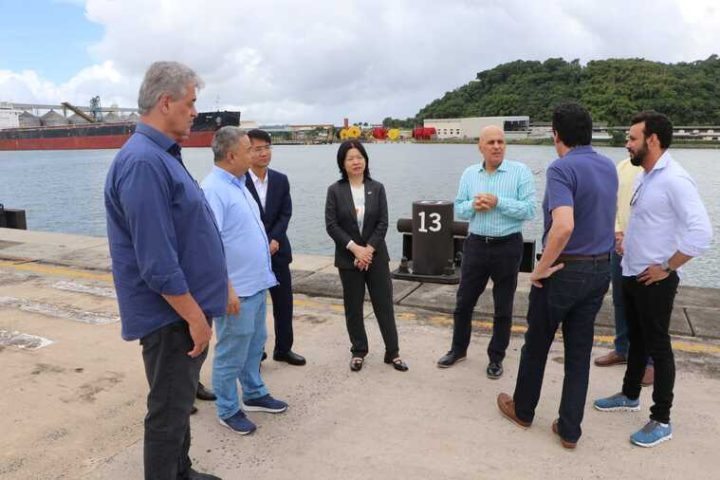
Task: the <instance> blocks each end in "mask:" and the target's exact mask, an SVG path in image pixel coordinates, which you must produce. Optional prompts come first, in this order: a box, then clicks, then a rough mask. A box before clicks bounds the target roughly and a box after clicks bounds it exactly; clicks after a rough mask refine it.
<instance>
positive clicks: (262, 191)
mask: <svg viewBox="0 0 720 480" xmlns="http://www.w3.org/2000/svg"><path fill="white" fill-rule="evenodd" d="M269 176H270V175H268V172H267V171H266V172H265V179H264V180H260V177H258V176H257V175H255V172H253V171H252V170H250V178H252V181H253V185H255V190H257V194H258V197H260V204H261V205H262V207H263V210H265V199H266V198H267V188H268V177H269Z"/></svg>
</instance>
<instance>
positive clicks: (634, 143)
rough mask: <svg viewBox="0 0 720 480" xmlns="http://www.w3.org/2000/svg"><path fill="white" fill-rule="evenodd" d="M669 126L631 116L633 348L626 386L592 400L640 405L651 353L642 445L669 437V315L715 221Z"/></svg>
mask: <svg viewBox="0 0 720 480" xmlns="http://www.w3.org/2000/svg"><path fill="white" fill-rule="evenodd" d="M671 143H672V123H670V120H669V119H668V118H667V117H666V116H665V115H663V114H661V113H658V112H655V111H646V112H642V113H640V114H638V115H636V116H635V117H634V118H633V119H632V124H631V127H630V133H629V134H628V141H627V144H626V145H625V146H626V148H627V149H628V151H629V152H630V157H631V161H632V163H633V165H637V166H641V167H642V168H643V172H642V173H641V174H640V175H638V177H637V179H636V181H635V188H634V192H633V195H632V198H631V200H630V221H629V223H628V229H627V232H626V233H625V239H624V241H623V247H624V252H625V255H624V256H623V261H622V275H623V278H622V292H623V299H624V301H625V316H626V318H627V322H628V337H629V340H630V349H629V351H628V364H627V369H626V371H625V378H624V379H623V385H622V391H621V392H620V393H617V394H615V395H612V396H610V397H607V398H600V399H598V400H596V401H595V404H594V406H595V408H596V409H598V410H600V411H637V410H640V390H641V380H642V377H643V371H644V370H645V361H646V359H647V357H648V356H650V358H652V359H653V362H654V365H655V381H654V383H653V402H654V404H653V406H652V407H650V421H649V422H648V423H647V424H646V425H645V426H644V427H643V428H641V429H640V430H638V431H637V432H635V433H633V434H632V435H631V436H630V441H631V442H632V443H633V444H635V445H638V446H641V447H653V446H655V445H658V444H659V443H662V442H664V441H667V440H670V439H671V438H672V426H671V424H670V409H671V407H672V402H673V397H674V396H673V388H674V386H675V357H674V355H673V351H672V344H671V339H670V333H669V329H670V317H671V315H672V309H673V302H674V300H675V293H676V292H677V287H678V283H679V281H680V279H679V277H678V273H677V270H678V269H679V268H680V267H681V266H682V265H684V264H685V263H687V262H688V261H690V260H691V259H692V258H693V257H697V256H699V255H701V254H703V253H704V252H705V251H707V250H708V249H709V248H710V242H711V240H712V225H711V224H710V219H709V217H708V214H707V211H706V210H705V206H704V205H703V203H702V199H701V198H700V194H699V193H698V191H697V187H696V186H695V182H694V181H693V179H692V178H691V177H690V175H689V174H688V173H687V172H686V171H685V169H684V168H683V167H682V166H680V164H679V163H677V162H676V161H675V160H674V159H673V158H672V156H671V155H670V152H668V149H669V148H670V144H671Z"/></svg>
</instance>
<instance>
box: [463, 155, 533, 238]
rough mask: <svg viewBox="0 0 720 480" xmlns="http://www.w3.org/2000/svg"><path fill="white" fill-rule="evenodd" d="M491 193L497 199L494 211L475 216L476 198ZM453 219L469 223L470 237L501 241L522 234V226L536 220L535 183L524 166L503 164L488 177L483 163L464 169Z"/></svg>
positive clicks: (504, 162)
mask: <svg viewBox="0 0 720 480" xmlns="http://www.w3.org/2000/svg"><path fill="white" fill-rule="evenodd" d="M480 193H492V194H493V195H495V196H496V197H497V198H498V203H497V206H496V207H495V208H493V209H492V210H489V211H487V212H478V211H476V210H475V209H474V208H473V200H474V197H475V195H477V194H480ZM455 216H456V217H458V218H460V219H462V220H469V221H470V224H469V228H468V230H469V231H470V233H474V234H475V235H484V236H488V237H504V236H505V235H510V234H511V233H518V232H521V231H522V224H523V222H524V221H525V220H530V219H532V218H533V217H534V216H535V182H534V181H533V176H532V172H530V169H529V168H528V167H527V166H526V165H525V164H524V163H520V162H513V161H511V160H503V161H502V163H501V164H500V166H498V168H497V170H495V172H494V173H492V174H488V173H487V172H486V171H485V166H484V164H483V163H480V164H476V165H471V166H470V167H468V168H466V169H465V171H464V172H463V174H462V177H460V187H459V188H458V193H457V197H456V198H455Z"/></svg>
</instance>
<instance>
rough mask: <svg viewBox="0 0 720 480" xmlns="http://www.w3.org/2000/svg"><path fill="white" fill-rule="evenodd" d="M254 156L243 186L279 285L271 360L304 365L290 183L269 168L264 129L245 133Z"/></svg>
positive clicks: (275, 291)
mask: <svg viewBox="0 0 720 480" xmlns="http://www.w3.org/2000/svg"><path fill="white" fill-rule="evenodd" d="M248 137H249V138H250V142H251V144H252V148H253V151H254V155H253V157H252V161H251V165H250V170H248V173H247V175H246V181H245V185H246V186H247V189H248V190H249V191H250V193H251V194H252V196H253V198H254V199H255V202H257V204H258V207H259V208H260V216H261V217H262V220H263V224H264V225H265V233H267V236H268V240H269V241H270V254H271V255H272V270H273V273H274V274H275V277H276V278H277V281H278V284H277V285H276V286H274V287H272V288H271V289H270V297H271V298H272V303H273V319H274V323H275V348H274V350H273V360H275V361H278V362H287V363H288V364H290V365H298V366H300V365H305V358H304V357H303V356H302V355H298V354H297V353H295V352H293V351H292V346H293V327H292V320H293V294H292V277H291V276H290V263H291V262H292V249H291V248H290V241H289V240H288V237H287V229H288V224H289V223H290V217H291V216H292V200H291V198H290V183H289V182H288V178H287V176H286V175H284V174H282V173H280V172H278V171H277V170H274V169H271V168H268V165H270V161H271V160H272V139H271V138H270V134H268V133H267V132H266V131H264V130H259V129H253V130H250V131H249V132H248Z"/></svg>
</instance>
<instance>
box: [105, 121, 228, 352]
mask: <svg viewBox="0 0 720 480" xmlns="http://www.w3.org/2000/svg"><path fill="white" fill-rule="evenodd" d="M105 210H106V213H107V231H108V241H109V244H110V256H111V257H112V270H113V280H114V282H115V290H116V291H117V297H118V304H119V306H120V318H121V323H122V337H123V338H124V339H125V340H135V339H138V338H143V337H144V336H146V335H148V334H149V333H152V332H153V331H155V330H157V329H159V328H161V327H164V326H165V325H169V324H171V323H175V322H178V321H182V318H181V317H180V316H179V315H178V314H177V313H176V312H175V310H174V309H173V308H172V307H171V306H170V304H169V303H167V301H165V299H164V298H163V297H162V295H182V294H185V293H188V292H190V294H191V295H192V296H193V297H194V298H195V301H197V303H198V304H199V305H200V308H201V309H202V310H203V312H204V313H205V315H206V316H208V317H213V316H220V315H223V314H224V313H225V310H226V307H227V295H228V291H227V281H228V275H227V269H226V267H225V254H224V251H223V245H222V240H221V239H220V233H219V231H218V228H217V226H216V225H215V219H214V217H213V213H212V211H211V210H210V207H209V206H208V204H207V202H206V201H205V196H204V195H203V193H202V190H201V189H200V186H199V185H198V183H197V182H196V181H195V180H194V179H193V178H192V177H191V176H190V173H188V171H187V170H186V169H185V166H184V165H183V163H182V158H181V156H180V146H179V145H178V144H177V143H175V141H173V140H172V139H171V138H169V137H168V136H166V135H164V134H163V133H161V132H159V131H158V130H156V129H154V128H152V127H150V126H149V125H146V124H143V123H138V124H137V128H136V129H135V133H134V134H133V135H132V136H131V137H130V138H129V139H128V141H127V142H126V143H125V145H123V147H122V148H121V149H120V151H119V152H118V154H117V155H116V156H115V160H114V161H113V163H112V165H110V171H109V172H108V175H107V179H106V181H105Z"/></svg>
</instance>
